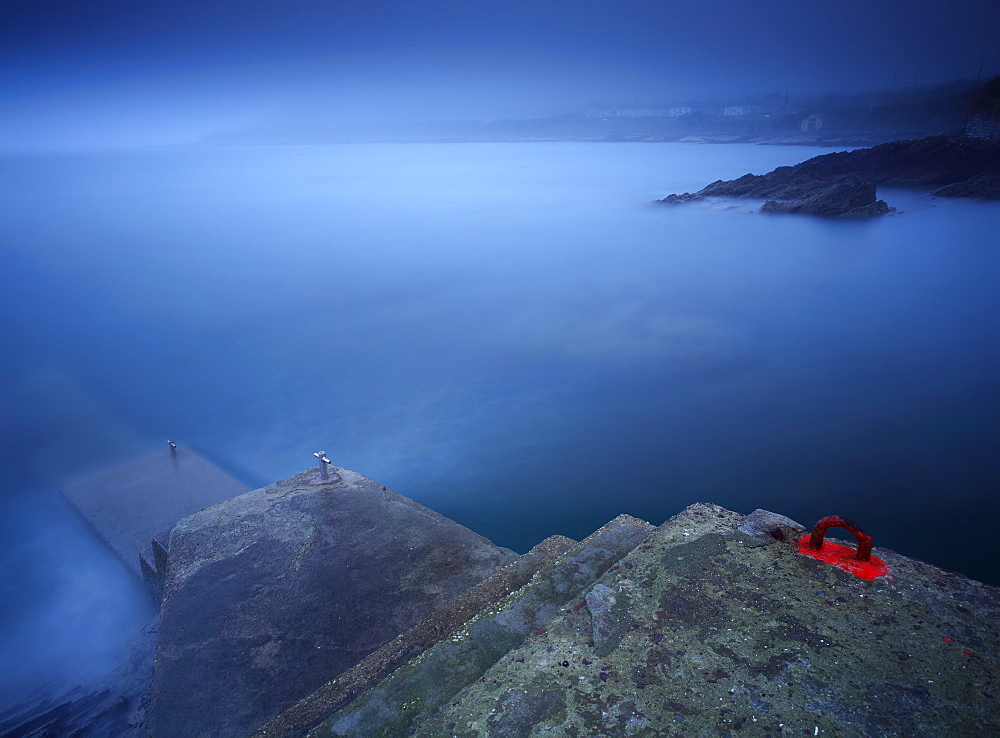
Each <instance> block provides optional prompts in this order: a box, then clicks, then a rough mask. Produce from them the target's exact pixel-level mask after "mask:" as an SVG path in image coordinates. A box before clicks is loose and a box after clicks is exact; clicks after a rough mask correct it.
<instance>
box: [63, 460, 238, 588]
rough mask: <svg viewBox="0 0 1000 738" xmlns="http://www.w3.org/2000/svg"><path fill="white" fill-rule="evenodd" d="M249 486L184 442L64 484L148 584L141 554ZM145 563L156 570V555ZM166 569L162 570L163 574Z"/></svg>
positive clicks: (66, 492) (65, 491)
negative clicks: (174, 528) (173, 529)
mask: <svg viewBox="0 0 1000 738" xmlns="http://www.w3.org/2000/svg"><path fill="white" fill-rule="evenodd" d="M247 491H248V488H247V487H246V486H245V485H244V484H242V483H240V482H238V481H237V480H236V479H234V478H233V477H231V476H230V475H229V474H227V473H226V472H224V471H222V470H221V469H219V468H218V467H217V466H215V465H214V464H212V463H211V462H210V461H207V460H206V459H204V458H203V457H202V456H200V455H198V453H197V452H195V451H193V450H191V449H190V448H187V447H185V446H182V445H177V446H176V447H168V446H167V444H164V447H163V450H162V451H160V452H157V453H154V454H151V455H149V456H146V457H144V458H141V459H138V460H136V461H132V462H129V463H126V464H122V465H120V466H115V467H112V468H110V469H106V470H102V471H100V472H98V473H96V474H93V475H90V476H88V477H85V478H83V479H79V480H76V481H74V482H71V483H69V484H66V485H64V487H63V488H62V493H63V495H64V496H65V497H66V499H68V500H69V501H70V503H71V504H72V505H73V506H74V507H75V508H76V509H77V510H78V511H79V512H80V514H81V515H82V516H83V517H84V518H85V519H86V520H87V522H89V523H90V524H91V526H93V528H94V530H95V531H97V534H98V535H99V536H100V537H101V538H102V539H104V541H105V542H106V543H107V544H108V545H109V546H111V548H112V549H113V550H114V551H115V553H117V554H118V556H119V557H120V558H121V560H122V561H123V562H125V565H126V566H127V567H128V568H129V569H130V570H131V571H132V572H133V573H134V574H135V575H136V576H137V577H140V578H142V579H145V580H146V581H147V582H149V572H148V571H147V572H143V568H144V567H143V566H142V564H141V563H140V554H141V553H142V552H143V551H144V550H146V549H148V548H150V544H151V542H152V541H153V539H154V538H156V537H157V536H160V538H161V540H163V541H165V540H166V536H164V535H162V534H164V533H166V532H167V531H169V530H170V528H171V527H172V526H173V524H174V523H176V522H177V521H178V520H180V519H181V518H186V517H187V516H189V515H193V514H194V513H196V512H198V511H199V510H203V509H205V508H206V507H210V506H211V505H215V504H217V503H219V502H223V501H225V500H228V499H230V498H232V497H236V496H237V495H241V494H243V493H244V492H247ZM161 558H162V557H161ZM150 559H151V560H149V561H147V562H146V567H145V568H149V567H150V566H152V567H153V568H154V570H155V569H156V557H155V556H152V557H150ZM161 573H162V572H161Z"/></svg>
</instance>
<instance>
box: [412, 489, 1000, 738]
mask: <svg viewBox="0 0 1000 738" xmlns="http://www.w3.org/2000/svg"><path fill="white" fill-rule="evenodd" d="M742 522H744V518H743V517H742V516H740V515H737V514H736V513H732V512H730V511H727V510H724V509H722V508H718V507H715V506H712V505H704V504H699V505H693V506H691V507H689V508H687V509H686V510H684V511H683V512H682V513H681V514H680V515H678V516H676V517H675V518H673V519H671V520H670V521H668V522H667V523H665V524H664V525H663V526H661V527H660V528H659V529H657V531H656V532H655V533H653V534H652V535H651V536H649V537H648V538H646V539H645V540H644V541H643V542H642V544H641V545H639V546H638V547H637V548H636V549H634V550H633V551H632V552H631V553H630V554H629V555H628V556H626V557H625V558H624V559H622V560H621V561H620V562H619V563H618V564H616V565H615V566H613V567H612V568H611V569H610V570H609V571H608V572H607V573H605V574H604V575H603V576H602V577H601V578H600V579H599V581H598V582H597V584H598V585H599V586H602V587H606V588H607V589H608V590H610V591H611V592H613V594H614V597H615V600H616V602H618V603H622V602H624V603H627V607H626V608H625V609H624V610H623V611H622V613H621V615H622V618H623V619H624V618H625V617H627V618H628V619H629V620H628V623H629V625H628V626H627V627H625V628H624V629H623V635H622V637H621V639H620V641H619V642H618V644H617V645H616V646H615V647H614V648H613V649H612V650H611V651H610V652H609V653H607V654H606V655H604V656H599V655H598V654H597V653H596V639H594V638H593V632H594V628H595V624H594V623H593V621H592V620H591V617H590V614H589V612H588V610H589V608H586V607H578V606H577V605H581V604H582V603H577V605H574V604H572V603H569V605H568V606H566V607H564V608H563V609H562V611H561V612H559V613H557V614H556V615H555V616H554V617H552V618H551V619H550V620H549V622H548V623H547V624H546V626H545V630H544V632H541V633H539V635H538V636H537V637H535V638H532V639H529V640H527V641H525V642H524V643H523V644H521V645H520V646H518V647H517V648H514V649H512V650H511V651H510V652H509V653H508V654H506V655H505V656H504V657H503V658H502V659H500V660H499V661H498V662H497V663H496V664H495V665H494V666H493V667H492V668H491V669H490V670H489V672H488V673H487V674H486V675H485V676H484V678H482V679H480V680H478V681H477V682H476V683H474V684H472V685H470V686H469V687H468V688H467V689H465V690H463V691H462V692H461V693H460V694H459V695H457V696H456V697H455V698H454V699H452V700H450V701H449V702H448V703H447V704H446V705H445V706H443V707H442V708H441V709H440V710H438V711H437V712H436V713H434V714H432V715H430V716H429V717H428V718H426V719H425V720H423V721H422V722H421V723H420V724H419V725H417V726H415V727H416V731H415V735H418V736H439V735H449V736H451V735H454V736H501V735H510V734H511V733H510V732H509V731H508V730H507V726H508V725H511V724H514V725H516V726H517V729H518V731H519V732H518V733H517V735H529V734H531V735H534V734H543V733H544V734H549V735H567V736H573V735H576V736H591V735H616V736H617V735H637V736H697V735H705V736H710V735H725V734H727V733H732V734H734V735H735V734H737V731H740V732H741V733H742V734H746V735H768V734H770V735H778V734H783V735H785V734H792V735H820V734H822V735H878V736H884V735H886V736H888V735H898V736H914V735H916V736H938V735H995V734H1000V709H998V704H997V700H998V699H1000V590H998V589H997V588H995V587H991V586H989V585H984V584H981V583H979V582H975V581H972V580H969V579H966V578H964V577H961V576H959V575H955V574H951V573H948V572H945V571H942V570H940V569H937V568H935V567H933V566H930V565H928V564H925V563H922V562H919V561H914V560H912V559H907V558H906V557H903V556H900V555H898V554H895V553H893V552H891V551H888V550H884V549H876V550H875V553H876V555H877V556H879V557H881V558H883V559H885V560H886V561H887V562H888V563H889V565H890V567H891V572H890V575H889V576H888V577H883V578H880V579H876V580H875V581H872V582H868V581H864V580H862V579H859V578H857V577H855V576H853V575H851V574H849V573H847V572H845V571H842V570H840V569H838V568H835V567H832V566H829V565H827V564H824V563H822V562H820V561H817V560H815V559H812V558H808V557H806V556H803V555H801V554H799V553H798V550H797V548H796V547H795V546H794V545H789V544H783V543H776V544H775V545H747V544H748V543H756V539H753V538H750V537H748V534H746V533H744V532H741V531H740V530H738V529H739V527H740V525H741V523H742ZM595 588H596V587H595ZM623 622H624V620H623ZM516 695H521V697H520V698H517V697H516ZM527 695H547V696H546V697H544V698H541V697H538V698H536V699H534V700H526V696H527ZM556 695H560V696H561V699H556V697H555V696H556Z"/></svg>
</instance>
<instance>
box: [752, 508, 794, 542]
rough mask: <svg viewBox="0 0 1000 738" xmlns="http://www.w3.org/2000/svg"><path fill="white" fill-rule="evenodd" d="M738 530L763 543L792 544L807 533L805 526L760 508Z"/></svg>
mask: <svg viewBox="0 0 1000 738" xmlns="http://www.w3.org/2000/svg"><path fill="white" fill-rule="evenodd" d="M736 530H738V531H739V532H740V533H745V534H746V535H748V536H750V537H752V538H756V539H757V540H759V541H761V542H763V543H777V542H778V541H781V542H783V543H792V542H793V541H796V540H798V539H799V538H800V537H801V536H802V534H803V533H805V532H806V528H805V526H803V525H800V524H799V523H796V522H795V521H794V520H792V519H791V518H788V517H785V516H784V515H779V514H778V513H775V512H771V511H770V510H761V509H760V508H759V507H758V508H757V509H756V510H754V511H753V512H752V513H750V514H749V515H747V516H746V517H745V518H743V520H742V522H740V524H739V525H738V526H737V528H736Z"/></svg>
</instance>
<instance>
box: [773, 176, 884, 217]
mask: <svg viewBox="0 0 1000 738" xmlns="http://www.w3.org/2000/svg"><path fill="white" fill-rule="evenodd" d="M892 210H894V208H890V207H889V206H888V205H887V204H886V202H885V200H879V199H878V198H877V197H876V195H875V185H874V184H872V183H871V182H844V183H842V184H835V185H831V186H830V187H826V188H824V189H822V190H820V191H819V192H816V193H815V194H812V195H810V196H809V197H804V198H802V199H801V200H796V201H794V202H778V201H777V200H768V201H767V202H765V203H764V204H763V205H762V206H761V208H760V212H762V213H806V214H808V215H825V216H828V217H835V218H868V217H871V216H873V215H885V214H886V213H889V212H891V211H892Z"/></svg>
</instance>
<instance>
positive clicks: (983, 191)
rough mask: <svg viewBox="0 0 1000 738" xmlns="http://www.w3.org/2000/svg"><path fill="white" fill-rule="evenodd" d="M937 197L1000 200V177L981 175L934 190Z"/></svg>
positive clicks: (933, 193)
mask: <svg viewBox="0 0 1000 738" xmlns="http://www.w3.org/2000/svg"><path fill="white" fill-rule="evenodd" d="M931 194H932V195H937V196H938V197H971V198H975V199H977V200H1000V176H997V175H989V174H982V175H980V176H978V177H973V178H972V179H967V180H965V181H964V182H956V183H955V184H950V185H946V186H944V187H942V188H941V189H938V190H934V192H932V193H931Z"/></svg>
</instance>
